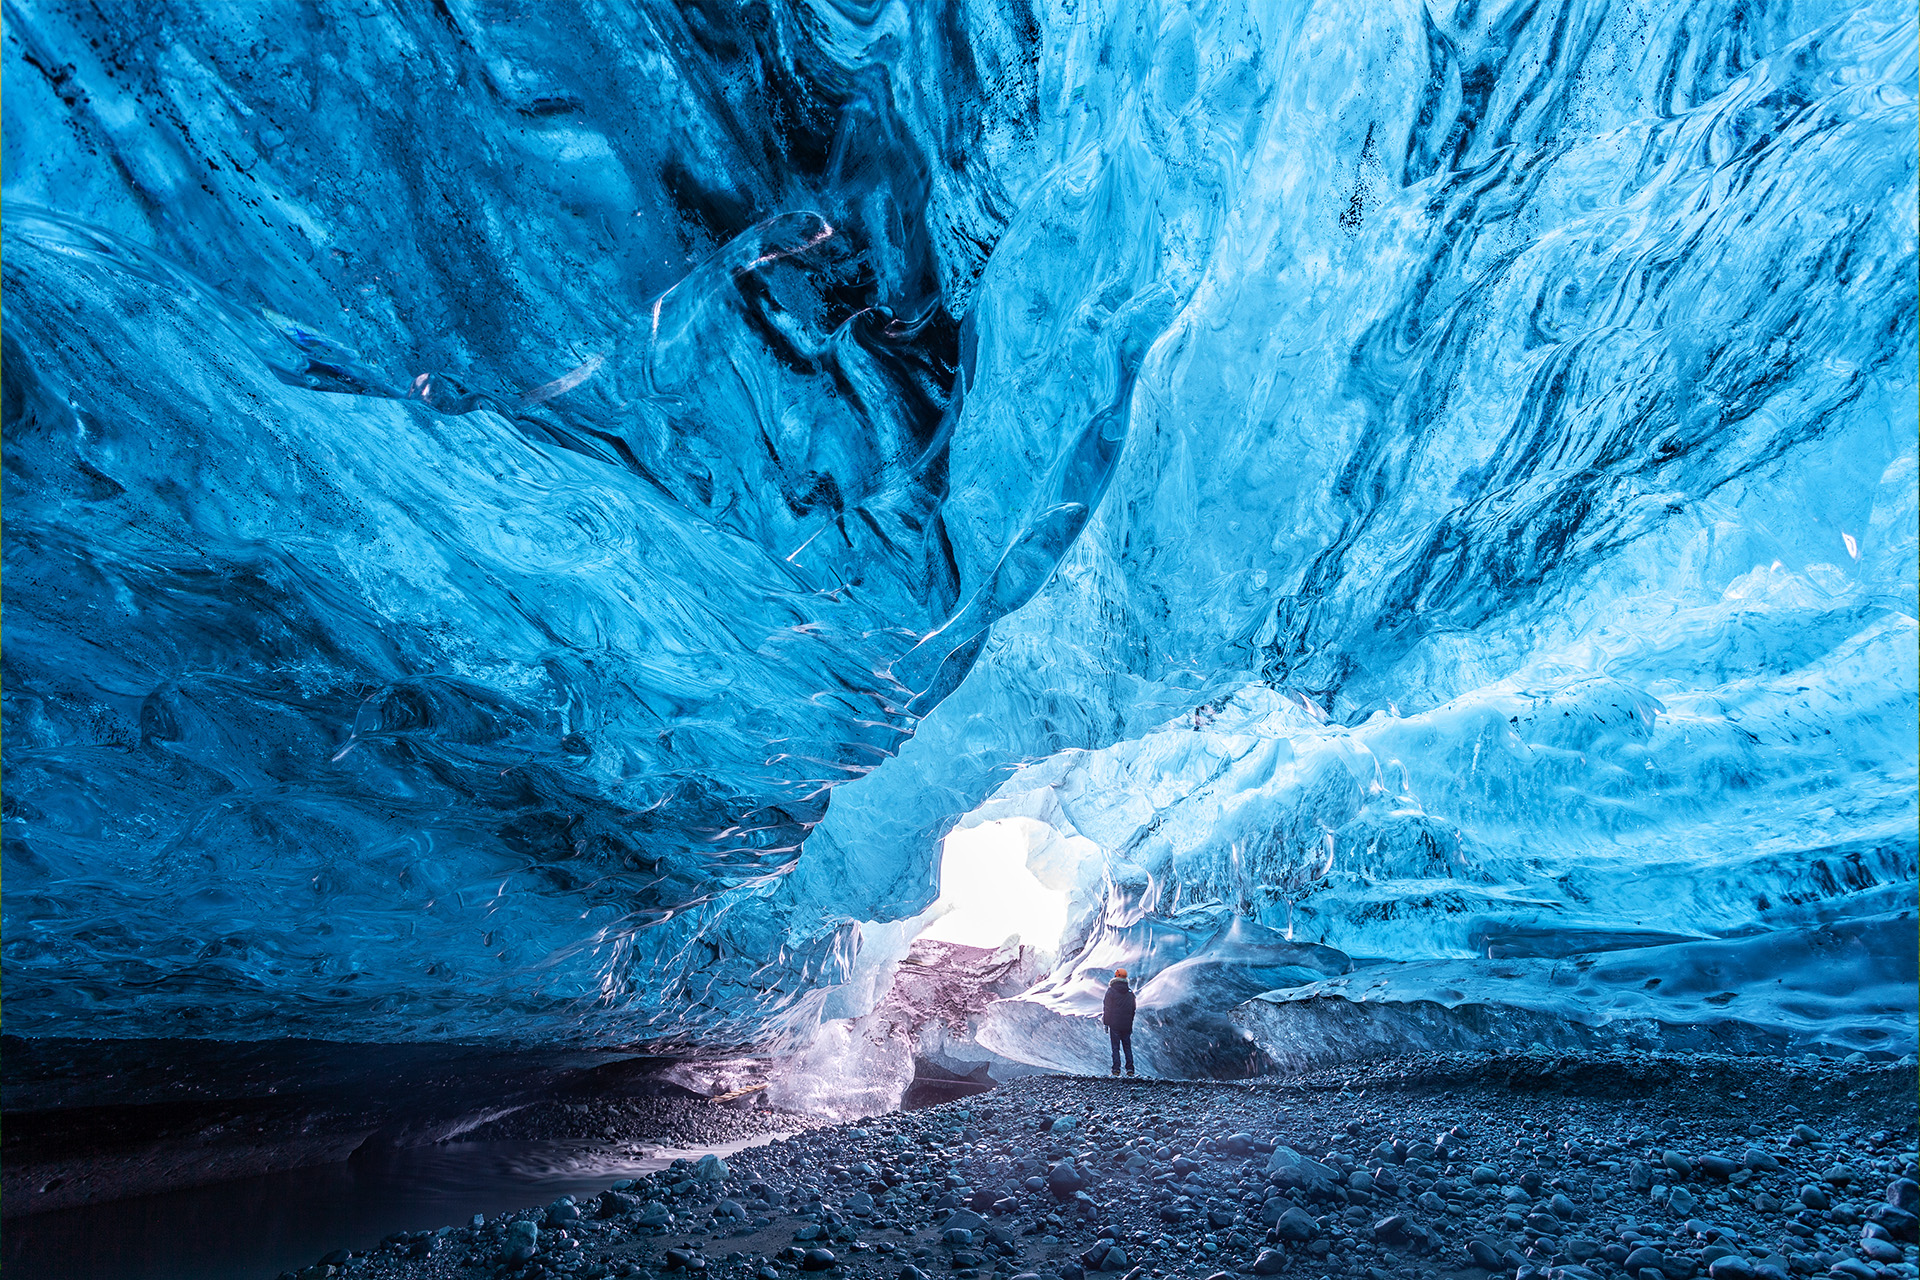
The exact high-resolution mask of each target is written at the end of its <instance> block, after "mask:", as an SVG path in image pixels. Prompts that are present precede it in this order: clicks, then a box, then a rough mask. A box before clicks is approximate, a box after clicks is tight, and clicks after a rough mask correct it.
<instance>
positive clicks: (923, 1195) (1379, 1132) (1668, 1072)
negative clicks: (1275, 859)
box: [352, 1054, 1920, 1280]
mask: <svg viewBox="0 0 1920 1280" xmlns="http://www.w3.org/2000/svg"><path fill="white" fill-rule="evenodd" d="M1900 1070H1902V1071H1904V1073H1905V1074H1904V1076H1900V1077H1898V1078H1896V1077H1895V1076H1894V1074H1893V1071H1894V1069H1893V1068H1888V1067H1874V1066H1872V1065H1869V1064H1862V1065H1856V1066H1854V1067H1846V1068H1839V1067H1827V1066H1812V1067H1809V1066H1807V1065H1805V1064H1803V1063H1800V1062H1797V1061H1796V1062H1791V1063H1774V1062H1769V1061H1767V1060H1762V1059H1716V1058H1711V1057H1706V1056H1701V1057H1687V1056H1682V1055H1587V1056H1580V1055H1513V1054H1509V1055H1501V1056H1500V1057H1497V1058H1496V1057H1490V1056H1487V1055H1467V1054H1461V1055H1430V1056H1426V1057H1421V1058H1416V1059H1402V1060H1396V1061H1394V1062H1389V1063H1384V1064H1380V1063H1376V1064H1371V1065H1370V1067H1369V1070H1368V1072H1367V1073H1366V1074H1365V1076H1364V1077H1361V1076H1346V1077H1342V1076H1338V1075H1336V1074H1334V1073H1321V1074H1311V1073H1310V1074H1309V1075H1307V1076H1304V1077H1295V1078H1292V1079H1288V1080H1267V1081H1258V1082H1254V1083H1252V1084H1251V1085H1244V1084H1223V1085H1208V1084H1192V1085H1185V1084H1164V1083H1159V1082H1145V1081H1142V1082H1132V1083H1129V1084H1125V1085H1121V1084H1118V1083H1117V1082H1114V1083H1110V1082H1108V1081H1106V1080H1078V1079H1066V1078H1030V1079H1025V1080H1020V1081H1016V1082H1015V1083H1013V1084H1011V1085H1007V1086H1003V1087H1002V1088H1000V1089H999V1090H997V1091H995V1092H992V1093H988V1094H983V1095H979V1096H976V1097H974V1098H970V1099H968V1100H967V1103H966V1105H964V1106H963V1105H958V1104H951V1103H949V1104H946V1105H943V1106H939V1107H934V1108H929V1109H927V1110H924V1111H917V1112H911V1113H905V1114H895V1115H885V1116H876V1117H872V1118H870V1119H869V1120H866V1121H864V1122H862V1123H861V1125H859V1126H858V1130H859V1131H860V1136H858V1137H856V1136H855V1132H856V1130H855V1129H853V1128H839V1129H836V1128H819V1129H815V1130H812V1131H810V1132H806V1133H803V1134H801V1135H799V1136H797V1137H794V1138H791V1139H789V1140H786V1141H782V1142H778V1143H774V1144H772V1145H770V1146H766V1147H759V1148H751V1149H748V1150H744V1151H741V1152H740V1153H738V1154H737V1155H735V1156H732V1157H729V1158H728V1159H727V1160H726V1161H718V1160H716V1161H715V1165H720V1166H724V1167H726V1170H727V1171H726V1173H725V1174H723V1175H722V1176H720V1177H719V1178H713V1177H710V1176H709V1175H708V1174H707V1173H704V1172H702V1171H701V1165H700V1163H699V1162H680V1163H679V1164H678V1165H677V1167H676V1168H674V1169H672V1170H667V1171H663V1172H661V1173H659V1174H650V1175H647V1176H646V1177H642V1178H637V1179H634V1180H632V1181H630V1182H627V1181H623V1182H621V1183H619V1184H616V1185H617V1190H612V1189H610V1190H609V1191H608V1192H606V1193H603V1194H602V1195H600V1196H598V1197H581V1198H580V1201H579V1203H578V1204H574V1203H573V1202H572V1201H571V1200H568V1202H567V1203H568V1206H569V1207H571V1208H572V1209H573V1210H574V1213H573V1216H572V1217H571V1218H568V1217H567V1216H566V1210H565V1208H560V1207H559V1202H556V1204H555V1205H549V1206H547V1207H546V1209H544V1210H540V1211H528V1212H526V1213H523V1214H521V1215H508V1217H505V1218H503V1217H500V1216H496V1217H494V1218H493V1219H492V1220H491V1221H490V1222H483V1224H482V1225H481V1226H479V1227H473V1226H469V1227H465V1228H461V1229H458V1230H455V1231H451V1232H450V1233H449V1234H446V1235H445V1236H444V1237H443V1236H442V1235H440V1234H437V1233H436V1234H433V1235H432V1236H431V1239H430V1240H423V1239H421V1238H419V1237H417V1236H416V1235H415V1233H397V1234H398V1235H399V1236H401V1237H405V1238H404V1239H399V1240H397V1241H395V1242H390V1243H389V1244H387V1245H383V1246H382V1247H381V1249H379V1250H378V1251H376V1252H375V1253H374V1254H372V1255H370V1256H367V1257H360V1256H356V1257H355V1259H354V1261H353V1267H354V1270H353V1272H352V1274H353V1276H354V1277H355V1280H359V1278H360V1277H362V1276H364V1277H366V1278H367V1280H429V1277H430V1276H431V1277H433V1278H434V1280H443V1278H447V1280H450V1278H451V1277H453V1276H454V1275H456V1274H461V1275H464V1274H465V1273H463V1272H459V1271H457V1267H458V1265H459V1263H460V1262H461V1259H462V1258H463V1257H464V1258H471V1259H473V1260H474V1265H477V1266H479V1267H481V1271H480V1272H477V1273H475V1275H474V1280H521V1277H522V1276H523V1275H524V1276H527V1277H531V1276H533V1275H534V1274H535V1273H540V1274H544V1275H546V1276H548V1277H550V1280H551V1278H557V1277H558V1276H560V1275H563V1274H564V1275H566V1276H571V1277H577V1278H578V1280H598V1278H599V1277H601V1276H617V1275H621V1274H628V1273H638V1274H641V1275H643V1276H649V1277H650V1276H651V1275H652V1274H653V1273H657V1272H661V1271H665V1270H675V1271H677V1272H678V1273H680V1274H688V1273H693V1272H700V1271H701V1270H702V1269H703V1268H704V1274H705V1275H706V1276H709V1277H713V1278H714V1280H788V1278H789V1277H791V1276H793V1275H795V1274H796V1273H801V1272H818V1271H830V1272H832V1273H833V1274H834V1275H835V1276H844V1277H847V1280H896V1277H898V1278H899V1280H929V1277H930V1276H943V1277H944V1276H946V1275H951V1276H952V1277H953V1278H954V1280H1013V1278H1014V1277H1027V1278H1028V1280H1197V1278H1198V1277H1201V1276H1208V1277H1210V1280H1222V1278H1224V1280H1240V1278H1243V1277H1245V1276H1247V1275H1257V1276H1263V1277H1264V1276H1281V1277H1283V1278H1284V1280H1321V1278H1322V1277H1336V1278H1339V1280H1344V1278H1346V1277H1352V1278H1353V1280H1360V1278H1361V1277H1367V1278H1368V1280H1426V1276H1427V1274H1428V1273H1433V1274H1435V1275H1440V1274H1446V1273H1451V1272H1455V1271H1458V1270H1460V1269H1462V1268H1465V1267H1468V1266H1471V1267H1474V1268H1476V1269H1479V1270H1482V1271H1485V1272H1498V1273H1500V1277H1501V1280H1688V1278H1689V1277H1694V1278H1699V1277H1703V1276H1704V1277H1705V1280H1807V1277H1812V1276H1817V1275H1819V1274H1820V1273H1826V1274H1827V1277H1828V1280H1865V1278H1864V1277H1862V1276H1861V1275H1860V1274H1859V1273H1858V1272H1856V1271H1854V1270H1852V1269H1851V1268H1854V1267H1861V1268H1868V1269H1869V1270H1870V1272H1871V1276H1872V1280H1920V1274H1916V1272H1914V1271H1908V1270H1903V1268H1908V1267H1910V1266H1911V1265H1912V1261H1913V1258H1914V1254H1913V1252H1912V1250H1911V1249H1910V1248H1908V1247H1907V1244H1906V1243H1905V1241H1906V1240H1908V1239H1910V1238H1911V1235H1912V1230H1913V1206H1914V1205H1915V1204H1916V1203H1920V1187H1916V1185H1915V1183H1914V1180H1913V1179H1914V1175H1915V1173H1916V1172H1920V1170H1916V1169H1915V1167H1914V1165H1913V1154H1912V1153H1913V1145H1914V1140H1913V1130H1912V1128H1911V1127H1910V1126H1909V1127H1908V1128H1906V1129H1902V1130H1896V1129H1894V1128H1893V1127H1892V1126H1891V1125H1890V1124H1889V1121H1888V1119H1887V1116H1889V1115H1891V1114H1896V1109H1895V1103H1896V1100H1898V1099H1900V1098H1902V1097H1903V1096H1910V1090H1911V1084H1910V1083H1906V1082H1910V1081H1911V1079H1912V1070H1911V1067H1903V1068H1900ZM1796 1077H1798V1078H1796ZM1807 1077H1813V1078H1816V1079H1818V1080H1819V1081H1821V1082H1822V1083H1823V1084H1824V1085H1825V1089H1824V1093H1825V1097H1826V1098H1827V1099H1829V1100H1832V1099H1837V1098H1838V1097H1839V1096H1841V1095H1844V1094H1845V1093H1846V1092H1847V1088H1856V1089H1858V1090H1859V1091H1860V1094H1861V1101H1860V1102H1859V1103H1858V1105H1857V1106H1856V1107H1855V1108H1854V1110H1853V1111H1852V1112H1851V1113H1849V1112H1848V1111H1847V1110H1846V1109H1845V1108H1843V1107H1839V1106H1836V1105H1834V1104H1833V1103H1832V1102H1829V1103H1827V1104H1826V1105H1825V1109H1823V1110H1822V1111H1821V1112H1820V1114H1819V1116H1818V1121H1819V1124H1820V1126H1821V1128H1822V1129H1825V1130H1828V1131H1830V1132H1832V1133H1833V1135H1834V1141H1832V1142H1831V1143H1829V1142H1828V1140H1827V1138H1825V1137H1818V1136H1817V1137H1815V1138H1813V1139H1810V1140H1809V1139H1805V1138H1803V1137H1802V1136H1801V1134H1800V1133H1799V1132H1798V1130H1796V1129H1795V1128H1794V1125H1795V1123H1796V1113H1793V1112H1791V1111H1789V1110H1788V1108H1789V1107H1790V1106H1792V1105H1801V1106H1807V1107H1808V1109H1809V1110H1811V1109H1812V1107H1811V1105H1809V1104H1807V1103H1806V1102H1805V1097H1806V1095H1807V1090H1806V1089H1805V1088H1804V1087H1802V1081H1803V1080H1804V1079H1805V1078H1807ZM1716 1080H1719V1081H1722V1082H1723V1083H1720V1084H1718V1085H1717V1086H1716V1085H1715V1084H1714V1083H1713V1082H1714V1081H1716ZM1509 1081H1515V1082H1518V1083H1519V1084H1521V1085H1522V1086H1523V1087H1520V1088H1510V1087H1509ZM1610 1081H1611V1082H1612V1083H1609V1082H1610ZM1703 1081H1704V1083H1703ZM1874 1081H1886V1082H1887V1084H1886V1086H1884V1087H1883V1086H1876V1087H1880V1088H1881V1092H1880V1093H1877V1094H1875V1093H1870V1092H1868V1089H1867V1086H1868V1085H1871V1084H1873V1082H1874ZM1855 1082H1857V1083H1855ZM1843 1083H1845V1084H1846V1085H1847V1088H1841V1087H1837V1086H1839V1085H1841V1084H1843ZM1716 1087H1717V1088H1718V1089H1720V1090H1721V1091H1722V1092H1723V1093H1724V1092H1729V1091H1732V1090H1736V1089H1737V1090H1739V1091H1740V1092H1742V1093H1743V1094H1745V1095H1746V1097H1747V1099H1748V1100H1743V1101H1740V1102H1727V1101H1726V1100H1725V1099H1724V1098H1721V1097H1720V1095H1718V1094H1716V1093H1715V1092H1714V1089H1715V1088H1716ZM1903 1090H1905V1091H1907V1093H1906V1094H1905V1095H1903V1092H1902V1091H1903ZM1790 1099H1792V1100H1794V1101H1791V1102H1790V1101H1789V1100H1790ZM1721 1102H1724V1103H1725V1105H1719V1103H1721ZM1855 1117H1857V1118H1855ZM1806 1118H1811V1117H1805V1118H1801V1121H1800V1122H1801V1123H1804V1119H1806ZM1063 1119H1071V1120H1072V1123H1071V1124H1068V1125H1062V1124H1061V1121H1062V1120H1063ZM1863 1122H1865V1124H1866V1125H1867V1128H1868V1130H1871V1131H1873V1132H1875V1133H1876V1134H1877V1135H1878V1136H1876V1137H1874V1138H1872V1139H1871V1140H1869V1139H1867V1138H1865V1137H1863V1136H1861V1134H1862V1133H1863V1132H1865V1131H1864V1130H1862V1128H1861V1125H1862V1123H1863ZM1806 1127H1808V1128H1811V1127H1812V1126H1810V1125H1809V1126H1806ZM1694 1152H1702V1153H1706V1154H1701V1155H1697V1156H1696V1155H1694V1154H1692V1153H1694ZM1668 1153H1671V1154H1672V1155H1673V1156H1675V1157H1677V1158H1678V1159H1679V1160H1681V1161H1683V1162H1684V1163H1685V1166H1686V1172H1684V1173H1683V1172H1681V1170H1680V1168H1678V1167H1676V1165H1675V1163H1674V1162H1673V1161H1670V1160H1667V1159H1665V1157H1666V1155H1667V1154H1668ZM1721 1153H1738V1158H1737V1159H1735V1158H1734V1157H1733V1156H1732V1155H1730V1154H1721ZM1756 1157H1758V1158H1756ZM1770 1164H1771V1166H1772V1167H1769V1165H1770ZM706 1168H707V1169H708V1170H714V1168H715V1166H714V1165H708V1166H706ZM1836 1170H1837V1171H1840V1172H1842V1173H1844V1174H1845V1175H1846V1176H1845V1178H1844V1179H1835V1178H1832V1177H1831V1176H1829V1175H1830V1173H1831V1172H1832V1171H1836ZM1802 1188H1811V1189H1812V1190H1814V1191H1816V1192H1818V1193H1820V1194H1824V1195H1827V1196H1828V1197H1829V1204H1828V1205H1827V1207H1825V1208H1821V1209H1814V1208H1809V1207H1807V1206H1806V1205H1805V1204H1804V1203H1803V1202H1802V1200H1801V1199H1800V1194H1801V1190H1802ZM1834 1188H1838V1189H1840V1190H1837V1191H1836V1190H1833V1189H1834ZM1849 1197H1851V1198H1850V1199H1849ZM1836 1202H1837V1203H1836ZM735 1210H738V1214H737V1215H736V1213H735V1212H734V1211H735ZM556 1213H557V1216H558V1218H559V1219H561V1220H564V1221H565V1223H566V1225H564V1226H562V1225H558V1223H557V1222H556V1221H555V1217H556ZM509 1219H511V1221H509ZM676 1223H677V1224H679V1225H678V1226H677V1227H674V1229H675V1230H678V1231H687V1232H689V1234H688V1235H687V1236H685V1237H678V1236H662V1235H661V1234H660V1233H661V1231H662V1230H663V1229H664V1228H666V1227H669V1226H672V1225H673V1224H676ZM541 1224H549V1225H547V1226H545V1227H544V1228H543V1226H542V1225H541ZM703 1224H704V1225H703ZM1902 1233H1905V1235H1904V1237H1903V1234H1902ZM420 1235H422V1236H424V1235H425V1233H420ZM550 1237H551V1238H550ZM803 1237H804V1238H803ZM703 1238H706V1239H707V1240H708V1243H707V1245H706V1247H704V1248H703V1247H701V1245H700V1244H699V1242H700V1241H701V1240H702V1239H703ZM443 1239H444V1242H445V1245H446V1247H440V1246H439V1244H438V1243H436V1242H439V1241H441V1240H443ZM536 1241H537V1246H536V1247H535V1248H534V1249H533V1250H530V1251H528V1252H527V1253H525V1255H524V1256H522V1257H521V1258H520V1259H519V1263H515V1262H513V1261H512V1259H511V1257H510V1254H511V1253H512V1251H513V1249H515V1248H518V1247H521V1246H523V1245H533V1243H534V1242H536ZM427 1243H433V1244H434V1245H435V1247H437V1248H439V1252H437V1253H436V1254H435V1255H434V1257H433V1259H432V1260H431V1262H430V1263H429V1262H425V1261H422V1258H423V1257H424V1255H423V1254H417V1253H414V1252H412V1250H414V1249H415V1248H416V1247H419V1246H421V1245H423V1244H427ZM669 1250H672V1251H673V1252H672V1253H669ZM676 1254H678V1255H684V1260H682V1258H680V1257H676V1256H675V1255H676ZM449 1259H450V1260H451V1263H452V1264H453V1265H454V1266H455V1267H456V1270H455V1271H443V1270H432V1271H429V1270H426V1269H424V1268H426V1267H428V1266H430V1265H431V1266H434V1267H439V1266H441V1265H442V1263H443V1262H445V1261H447V1260H449ZM520 1263H524V1264H526V1265H524V1266H520V1265H519V1264H520ZM535 1264H538V1265H537V1266H536V1265H535ZM675 1264H678V1265H675ZM1840 1264H1847V1265H1840ZM515 1267H519V1269H518V1270H515V1269H514V1268H515ZM623 1267H624V1268H627V1271H626V1272H623V1271H622V1270H621V1268H623ZM490 1268H491V1270H490ZM501 1268H504V1269H501ZM541 1268H544V1269H545V1270H544V1271H541ZM1836 1268H1837V1269H1836ZM1880 1268H1892V1269H1893V1270H1892V1272H1891V1273H1890V1274H1883V1273H1882V1272H1881V1270H1880ZM1643 1272H1645V1273H1649V1274H1646V1275H1642V1274H1641V1273H1643Z"/></svg>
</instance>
